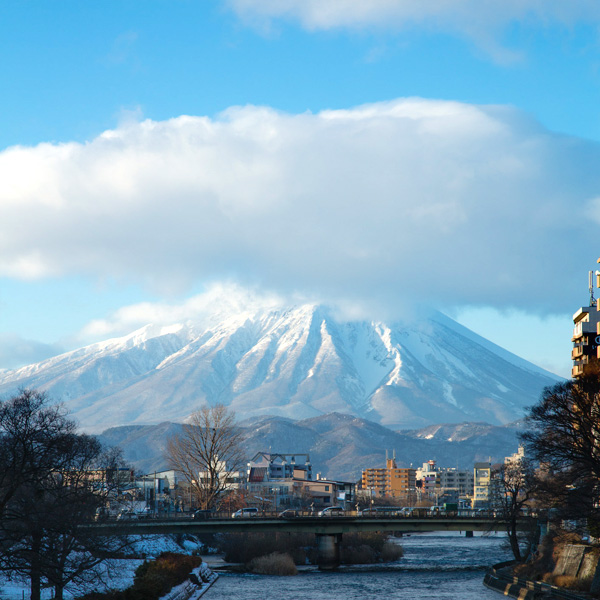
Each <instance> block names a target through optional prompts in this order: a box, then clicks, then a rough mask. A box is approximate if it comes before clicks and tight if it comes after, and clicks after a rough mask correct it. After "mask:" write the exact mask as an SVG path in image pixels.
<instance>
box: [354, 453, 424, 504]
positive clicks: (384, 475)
mask: <svg viewBox="0 0 600 600" xmlns="http://www.w3.org/2000/svg"><path fill="white" fill-rule="evenodd" d="M415 473H416V472H415V469H410V468H399V467H398V465H397V464H396V458H395V457H394V458H388V459H386V466H385V469H365V470H364V471H363V472H362V478H361V488H362V489H363V490H366V491H368V492H370V493H371V494H372V495H373V496H408V494H409V493H411V492H414V491H415V485H416V484H415Z"/></svg>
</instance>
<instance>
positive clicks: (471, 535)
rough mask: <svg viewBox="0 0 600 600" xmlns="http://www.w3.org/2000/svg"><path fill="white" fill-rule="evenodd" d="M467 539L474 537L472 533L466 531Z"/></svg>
mask: <svg viewBox="0 0 600 600" xmlns="http://www.w3.org/2000/svg"><path fill="white" fill-rule="evenodd" d="M465 537H473V532H472V531H465Z"/></svg>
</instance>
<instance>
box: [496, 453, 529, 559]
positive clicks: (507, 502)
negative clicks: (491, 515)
mask: <svg viewBox="0 0 600 600" xmlns="http://www.w3.org/2000/svg"><path fill="white" fill-rule="evenodd" d="M496 481H497V483H498V493H497V494H496V496H495V498H494V506H493V508H494V509H495V511H496V513H497V515H498V516H499V517H500V518H502V519H504V520H505V522H506V534H507V537H508V542H509V544H510V549H511V551H512V553H513V556H514V557H515V560H518V561H520V562H521V561H523V560H526V559H527V556H528V554H529V552H530V550H531V545H532V542H533V535H534V534H535V532H534V531H530V532H526V533H525V535H526V536H528V538H527V540H526V541H527V542H528V546H527V549H526V550H525V553H524V554H523V552H522V551H521V544H520V542H521V540H522V539H523V534H521V533H520V529H519V523H518V520H519V517H521V516H523V508H524V507H525V506H527V505H528V503H529V502H531V500H532V498H534V496H535V495H536V493H537V491H538V478H537V476H536V472H535V469H534V466H533V464H532V463H531V461H529V460H527V459H524V458H523V459H521V460H516V461H512V462H509V463H507V464H504V465H502V466H501V467H500V469H499V471H498V472H497V474H496Z"/></svg>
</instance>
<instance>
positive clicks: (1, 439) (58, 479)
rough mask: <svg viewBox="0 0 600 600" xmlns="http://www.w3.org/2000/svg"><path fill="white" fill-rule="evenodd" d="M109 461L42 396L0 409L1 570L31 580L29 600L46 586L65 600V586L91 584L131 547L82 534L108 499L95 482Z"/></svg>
mask: <svg viewBox="0 0 600 600" xmlns="http://www.w3.org/2000/svg"><path fill="white" fill-rule="evenodd" d="M106 457H108V459H109V460H111V461H113V460H114V459H115V454H114V453H110V452H109V453H108V454H104V453H103V450H102V447H101V445H100V443H99V442H98V440H96V438H94V437H91V436H87V435H82V434H78V433H77V432H76V427H75V424H74V423H73V422H72V421H71V420H69V419H68V418H67V417H66V416H65V414H64V411H63V410H62V408H60V407H59V406H50V405H49V404H48V402H47V399H46V396H45V395H44V394H41V393H39V392H36V391H32V390H24V391H22V392H21V393H20V394H18V395H17V396H15V397H13V398H11V399H10V400H7V401H4V402H0V498H1V505H0V511H1V512H0V569H1V570H5V571H8V572H10V573H13V574H14V573H18V574H20V575H22V576H26V577H28V578H29V580H30V584H31V598H32V600H38V599H39V598H40V595H41V587H42V585H45V586H49V587H53V588H54V591H55V597H56V598H57V599H59V600H60V599H61V598H62V595H63V589H64V587H65V585H66V584H67V583H70V582H83V581H87V580H89V579H90V577H93V576H94V567H96V566H97V565H99V564H100V562H102V561H103V560H105V558H106V557H107V555H108V554H109V553H110V552H111V551H112V550H119V549H122V548H123V545H124V544H125V545H126V544H127V543H128V542H127V541H126V540H125V541H123V540H114V541H113V540H107V539H104V538H100V537H97V536H91V535H89V534H87V533H86V529H85V528H82V527H81V525H82V524H86V523H89V522H90V521H91V520H92V519H93V517H94V516H95V514H96V511H97V509H98V508H99V507H101V506H103V505H104V504H105V502H106V496H107V494H108V493H110V489H109V488H108V487H107V486H103V485H101V486H100V487H98V486H96V485H95V479H94V478H93V476H91V475H92V474H93V473H94V470H95V469H96V468H97V467H98V466H99V463H100V464H101V463H103V462H104V461H105V460H106Z"/></svg>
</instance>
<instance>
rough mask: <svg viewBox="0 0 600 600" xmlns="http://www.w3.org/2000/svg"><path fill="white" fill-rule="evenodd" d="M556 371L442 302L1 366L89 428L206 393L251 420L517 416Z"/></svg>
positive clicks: (237, 327) (297, 318)
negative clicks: (403, 320)
mask: <svg viewBox="0 0 600 600" xmlns="http://www.w3.org/2000/svg"><path fill="white" fill-rule="evenodd" d="M558 379H559V378H558V377H556V376H554V375H553V374H551V373H548V372H546V371H544V370H543V369H541V368H539V367H537V366H535V365H532V364H531V363H528V362H527V361H525V360H524V359H522V358H519V357H517V356H516V355H514V354H511V353H509V352H508V351H506V350H503V349H502V348H499V347H498V346H496V345H495V344H493V343H492V342H489V341H488V340H485V339H484V338H481V336H478V335H477V334H475V333H473V332H471V331H469V330H468V329H466V328H464V327H463V326H462V325H459V324H458V323H456V322H454V321H452V319H450V318H449V317H446V316H445V315H442V314H441V313H435V314H434V315H432V316H431V317H429V318H427V319H425V318H423V319H421V321H420V322H419V323H418V324H417V325H411V326H406V325H403V324H398V323H397V324H391V325H388V324H386V323H383V322H381V321H354V322H350V321H338V320H336V319H334V318H333V317H332V315H331V312H330V311H329V309H327V308H326V307H321V306H318V305H303V306H299V307H291V308H285V309H281V308H277V309H273V308H268V309H257V310H254V311H245V312H244V311H241V312H239V313H236V314H226V313H224V314H222V315H219V316H218V317H217V316H213V317H212V318H211V319H209V320H208V321H206V322H204V323H202V322H188V323H178V324H173V325H170V326H158V325H147V326H145V327H143V328H140V329H138V330H136V331H134V332H132V333H131V334H129V335H127V336H123V337H121V338H113V339H110V340H106V341H104V342H98V343H95V344H91V345H90V346H87V347H84V348H80V349H77V350H74V351H71V352H68V353H66V354H63V355H60V356H57V357H53V358H50V359H47V360H46V361H42V362H40V363H37V364H35V365H28V366H26V367H22V368H21V369H15V370H12V371H8V372H3V373H0V394H3V395H6V394H10V393H14V392H15V391H16V390H17V389H19V388H21V387H33V388H37V389H41V390H45V391H47V392H48V393H49V395H50V396H51V397H52V398H54V399H56V400H61V401H63V402H64V403H65V405H66V406H67V408H68V409H69V411H70V412H71V414H72V415H73V416H74V417H75V418H76V419H77V420H78V421H79V422H80V423H81V425H82V427H84V428H85V429H87V430H89V431H101V430H102V429H106V428H107V427H110V426H115V425H125V424H140V425H142V424H143V425H146V424H153V423H160V422H162V421H165V420H175V421H182V420H184V419H185V418H186V417H187V416H188V415H189V414H190V413H192V412H193V411H194V410H197V409H198V408H199V407H200V406H201V405H202V404H204V403H206V402H207V403H209V404H214V403H217V402H220V403H223V404H226V405H227V406H229V407H230V408H232V409H233V410H235V412H236V413H237V415H238V417H239V418H241V419H244V418H248V417H253V416H254V417H261V416H266V415H274V416H277V417H287V418H291V419H296V420H298V419H306V418H310V417H317V416H319V415H324V414H329V413H331V412H341V413H346V414H351V415H354V416H357V417H361V418H368V419H371V420H373V421H375V422H377V423H379V424H382V425H386V426H390V427H392V428H398V429H402V428H405V429H406V428H415V427H417V428H418V427H424V426H426V425H429V424H433V423H435V422H440V421H444V422H449V423H453V422H462V421H485V422H490V423H494V424H502V423H507V422H511V421H514V420H517V419H518V418H520V417H522V415H523V412H524V408H525V407H526V406H529V405H531V404H533V403H534V402H535V401H536V400H537V399H538V397H539V394H540V393H541V391H542V389H543V388H544V387H545V386H547V385H552V384H553V383H555V382H556V381H557V380H558Z"/></svg>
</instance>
